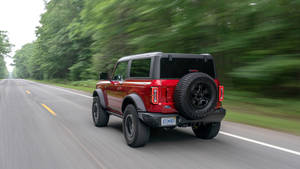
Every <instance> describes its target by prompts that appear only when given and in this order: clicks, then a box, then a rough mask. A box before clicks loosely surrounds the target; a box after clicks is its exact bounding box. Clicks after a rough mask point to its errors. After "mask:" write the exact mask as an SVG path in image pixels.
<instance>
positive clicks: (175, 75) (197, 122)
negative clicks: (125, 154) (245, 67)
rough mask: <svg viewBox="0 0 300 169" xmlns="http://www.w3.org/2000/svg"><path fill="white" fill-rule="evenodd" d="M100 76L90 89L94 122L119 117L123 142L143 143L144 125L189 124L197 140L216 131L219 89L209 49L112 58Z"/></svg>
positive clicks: (221, 91) (222, 111) (146, 131)
mask: <svg viewBox="0 0 300 169" xmlns="http://www.w3.org/2000/svg"><path fill="white" fill-rule="evenodd" d="M100 76H101V75H100ZM105 77H106V78H103V79H102V78H101V77H100V81H99V82H98V83H97V86H96V88H97V89H96V90H95V91H94V94H93V97H94V101H93V119H94V123H95V125H96V126H97V127H102V126H106V125H107V123H108V120H109V115H115V116H117V117H120V118H122V119H123V133H124V137H125V140H126V142H127V144H128V145H129V146H132V147H139V146H143V145H145V144H146V142H147V141H148V139H149V137H150V128H157V127H161V128H175V127H176V126H178V127H192V129H193V132H194V133H195V135H196V136H197V137H199V138H202V139H212V138H214V137H215V136H216V135H217V134H218V132H219V129H220V122H221V121H222V119H223V118H224V116H225V109H223V108H222V103H221V102H222V100H223V98H224V96H223V94H224V88H223V86H221V85H220V82H219V81H218V80H217V78H216V71H215V65H214V61H213V57H212V56H211V55H209V54H177V53H162V52H155V53H146V54H139V55H132V56H127V57H123V58H121V59H119V60H118V62H117V64H116V66H115V68H114V71H113V75H112V78H107V75H105Z"/></svg>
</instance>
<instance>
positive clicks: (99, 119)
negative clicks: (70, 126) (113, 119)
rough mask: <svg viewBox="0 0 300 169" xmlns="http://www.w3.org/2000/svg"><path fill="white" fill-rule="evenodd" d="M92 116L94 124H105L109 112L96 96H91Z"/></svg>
mask: <svg viewBox="0 0 300 169" xmlns="http://www.w3.org/2000/svg"><path fill="white" fill-rule="evenodd" d="M92 116H93V121H94V124H95V126H97V127H104V126H107V123H108V120H109V114H108V113H107V112H106V111H105V110H104V109H103V108H102V106H101V104H100V100H99V97H98V96H96V97H94V98H93V107H92Z"/></svg>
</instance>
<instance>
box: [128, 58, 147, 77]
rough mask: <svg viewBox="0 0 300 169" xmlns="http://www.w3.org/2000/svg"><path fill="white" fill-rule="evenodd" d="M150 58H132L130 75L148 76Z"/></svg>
mask: <svg viewBox="0 0 300 169" xmlns="http://www.w3.org/2000/svg"><path fill="white" fill-rule="evenodd" d="M150 66H151V59H137V60H132V62H131V69H130V77H150Z"/></svg>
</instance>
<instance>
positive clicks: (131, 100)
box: [122, 93, 146, 112]
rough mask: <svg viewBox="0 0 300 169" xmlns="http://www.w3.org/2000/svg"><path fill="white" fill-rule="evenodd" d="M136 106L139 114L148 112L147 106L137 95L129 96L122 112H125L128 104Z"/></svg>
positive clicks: (125, 99) (124, 100)
mask: <svg viewBox="0 0 300 169" xmlns="http://www.w3.org/2000/svg"><path fill="white" fill-rule="evenodd" d="M129 103H131V104H134V105H135V107H136V109H137V111H138V112H146V108H145V104H144V102H143V100H142V98H141V97H140V96H139V95H137V94H136V93H132V94H129V95H127V96H126V97H125V98H124V99H123V102H122V112H124V110H125V108H126V105H127V104H129Z"/></svg>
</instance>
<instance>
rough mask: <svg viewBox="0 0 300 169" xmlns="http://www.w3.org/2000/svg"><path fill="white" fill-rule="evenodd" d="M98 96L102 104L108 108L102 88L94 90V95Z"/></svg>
mask: <svg viewBox="0 0 300 169" xmlns="http://www.w3.org/2000/svg"><path fill="white" fill-rule="evenodd" d="M96 96H98V97H99V99H100V104H101V106H102V107H103V108H105V109H106V103H105V98H104V93H103V91H102V89H96V90H94V92H93V97H96Z"/></svg>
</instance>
